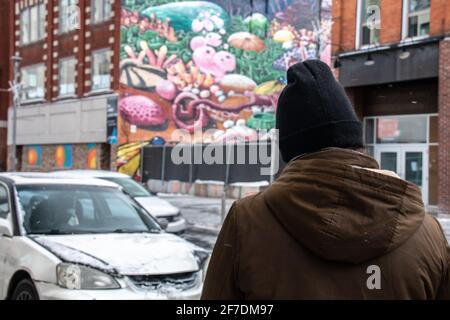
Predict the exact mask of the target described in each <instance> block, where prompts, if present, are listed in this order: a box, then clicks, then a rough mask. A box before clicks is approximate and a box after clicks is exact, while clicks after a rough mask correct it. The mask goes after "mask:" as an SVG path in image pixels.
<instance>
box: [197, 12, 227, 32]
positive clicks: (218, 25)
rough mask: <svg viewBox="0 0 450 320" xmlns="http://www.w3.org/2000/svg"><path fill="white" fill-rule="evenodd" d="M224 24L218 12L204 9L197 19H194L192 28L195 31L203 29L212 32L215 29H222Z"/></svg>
mask: <svg viewBox="0 0 450 320" xmlns="http://www.w3.org/2000/svg"><path fill="white" fill-rule="evenodd" d="M224 24H225V23H224V21H223V19H221V18H220V17H219V16H218V15H217V14H214V13H211V12H208V11H204V12H201V13H200V14H199V15H198V17H197V19H194V20H193V21H192V25H191V28H192V31H194V32H201V31H203V30H206V31H208V32H211V31H213V30H215V29H222V28H223V26H224Z"/></svg>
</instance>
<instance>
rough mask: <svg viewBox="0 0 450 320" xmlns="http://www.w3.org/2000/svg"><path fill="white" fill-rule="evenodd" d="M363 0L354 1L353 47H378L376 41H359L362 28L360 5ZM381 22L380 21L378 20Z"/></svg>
mask: <svg viewBox="0 0 450 320" xmlns="http://www.w3.org/2000/svg"><path fill="white" fill-rule="evenodd" d="M362 2H363V0H357V3H356V29H355V30H356V32H355V49H356V50H367V49H373V48H376V47H378V45H379V44H378V43H371V44H364V45H363V44H362V43H361V40H362V39H361V29H362V5H363V3H362ZM380 24H381V21H380Z"/></svg>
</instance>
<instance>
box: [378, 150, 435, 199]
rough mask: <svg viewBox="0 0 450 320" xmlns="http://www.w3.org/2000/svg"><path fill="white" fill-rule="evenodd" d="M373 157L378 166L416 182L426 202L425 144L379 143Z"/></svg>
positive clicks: (426, 158)
mask: <svg viewBox="0 0 450 320" xmlns="http://www.w3.org/2000/svg"><path fill="white" fill-rule="evenodd" d="M375 158H376V159H377V161H378V162H379V163H380V168H381V169H383V170H389V171H393V172H395V173H396V174H397V175H398V176H400V178H402V179H404V180H407V181H409V182H412V183H414V184H416V185H417V186H418V187H419V188H420V189H421V190H422V198H423V202H424V203H425V204H428V151H427V146H426V145H413V144H411V145H409V144H408V145H379V146H376V147H375Z"/></svg>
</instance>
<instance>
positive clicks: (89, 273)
mask: <svg viewBox="0 0 450 320" xmlns="http://www.w3.org/2000/svg"><path fill="white" fill-rule="evenodd" d="M56 276H57V280H58V285H59V286H61V287H63V288H67V289H72V290H94V289H119V288H120V285H119V284H118V283H117V281H116V280H115V279H114V278H113V277H111V276H110V275H107V274H106V273H103V272H101V271H99V270H95V269H92V268H88V267H84V266H80V265H76V264H70V263H60V264H58V266H57V267H56Z"/></svg>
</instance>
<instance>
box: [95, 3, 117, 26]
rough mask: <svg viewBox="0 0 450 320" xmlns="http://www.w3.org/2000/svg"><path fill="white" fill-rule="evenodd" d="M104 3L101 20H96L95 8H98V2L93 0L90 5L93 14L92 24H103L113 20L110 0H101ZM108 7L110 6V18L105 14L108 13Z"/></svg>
mask: <svg viewBox="0 0 450 320" xmlns="http://www.w3.org/2000/svg"><path fill="white" fill-rule="evenodd" d="M101 1H102V6H101V10H102V14H101V18H100V19H99V20H96V19H95V10H94V8H95V7H96V5H95V3H96V0H91V1H90V5H91V14H90V19H91V23H92V24H100V23H103V22H105V21H108V20H110V19H111V13H112V9H113V8H112V3H111V1H109V0H101ZM106 6H109V14H108V16H107V15H106V14H105V12H106V10H105V9H106Z"/></svg>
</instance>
